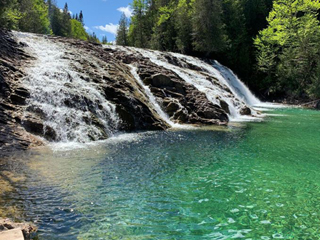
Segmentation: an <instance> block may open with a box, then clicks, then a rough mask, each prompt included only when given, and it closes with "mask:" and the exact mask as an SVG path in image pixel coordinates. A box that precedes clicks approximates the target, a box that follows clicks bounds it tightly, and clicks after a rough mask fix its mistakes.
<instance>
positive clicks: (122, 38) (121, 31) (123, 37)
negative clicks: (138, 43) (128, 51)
mask: <svg viewBox="0 0 320 240" xmlns="http://www.w3.org/2000/svg"><path fill="white" fill-rule="evenodd" d="M116 44H117V45H122V46H127V45H128V19H127V17H126V15H125V14H124V13H123V14H122V15H121V18H120V21H119V27H118V30H117V37H116Z"/></svg>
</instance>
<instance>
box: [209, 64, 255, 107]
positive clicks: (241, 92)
mask: <svg viewBox="0 0 320 240" xmlns="http://www.w3.org/2000/svg"><path fill="white" fill-rule="evenodd" d="M213 67H214V68H216V69H217V70H218V71H219V72H220V74H221V75H222V76H223V78H224V79H226V80H227V81H228V83H229V84H228V85H229V87H230V88H231V89H232V91H233V92H234V93H235V94H237V96H238V98H240V99H241V100H243V101H244V102H245V103H246V104H248V105H249V106H257V105H259V104H261V101H260V100H259V99H258V98H257V97H255V96H254V95H253V94H252V92H251V91H250V90H249V88H248V87H247V86H246V85H245V84H244V83H243V82H241V81H240V79H239V78H238V77H237V76H236V75H235V74H234V73H233V72H232V70H231V69H229V68H227V67H225V66H223V65H221V64H220V63H219V62H218V61H214V62H213Z"/></svg>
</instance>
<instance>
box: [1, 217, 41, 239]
mask: <svg viewBox="0 0 320 240" xmlns="http://www.w3.org/2000/svg"><path fill="white" fill-rule="evenodd" d="M12 229H20V230H21V231H22V233H23V236H24V239H25V240H29V239H30V237H31V235H32V234H33V233H35V232H36V231H37V227H36V226H35V225H33V224H31V223H16V222H13V221H12V220H10V219H8V218H0V232H4V231H8V230H12Z"/></svg>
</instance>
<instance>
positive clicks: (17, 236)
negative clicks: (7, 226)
mask: <svg viewBox="0 0 320 240" xmlns="http://www.w3.org/2000/svg"><path fill="white" fill-rule="evenodd" d="M0 240H24V237H23V234H22V231H21V229H12V230H7V231H3V232H0Z"/></svg>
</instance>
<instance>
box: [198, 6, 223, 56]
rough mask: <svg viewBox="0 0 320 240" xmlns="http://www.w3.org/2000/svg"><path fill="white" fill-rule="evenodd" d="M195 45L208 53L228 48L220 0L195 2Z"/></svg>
mask: <svg viewBox="0 0 320 240" xmlns="http://www.w3.org/2000/svg"><path fill="white" fill-rule="evenodd" d="M193 11H194V12H193V15H192V22H193V45H194V48H195V50H197V51H200V52H205V53H207V54H210V53H214V52H221V51H223V50H224V49H225V48H226V43H227V36H226V34H225V25H224V23H223V21H222V7H221V1H220V0H197V1H195V2H194V4H193Z"/></svg>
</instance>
